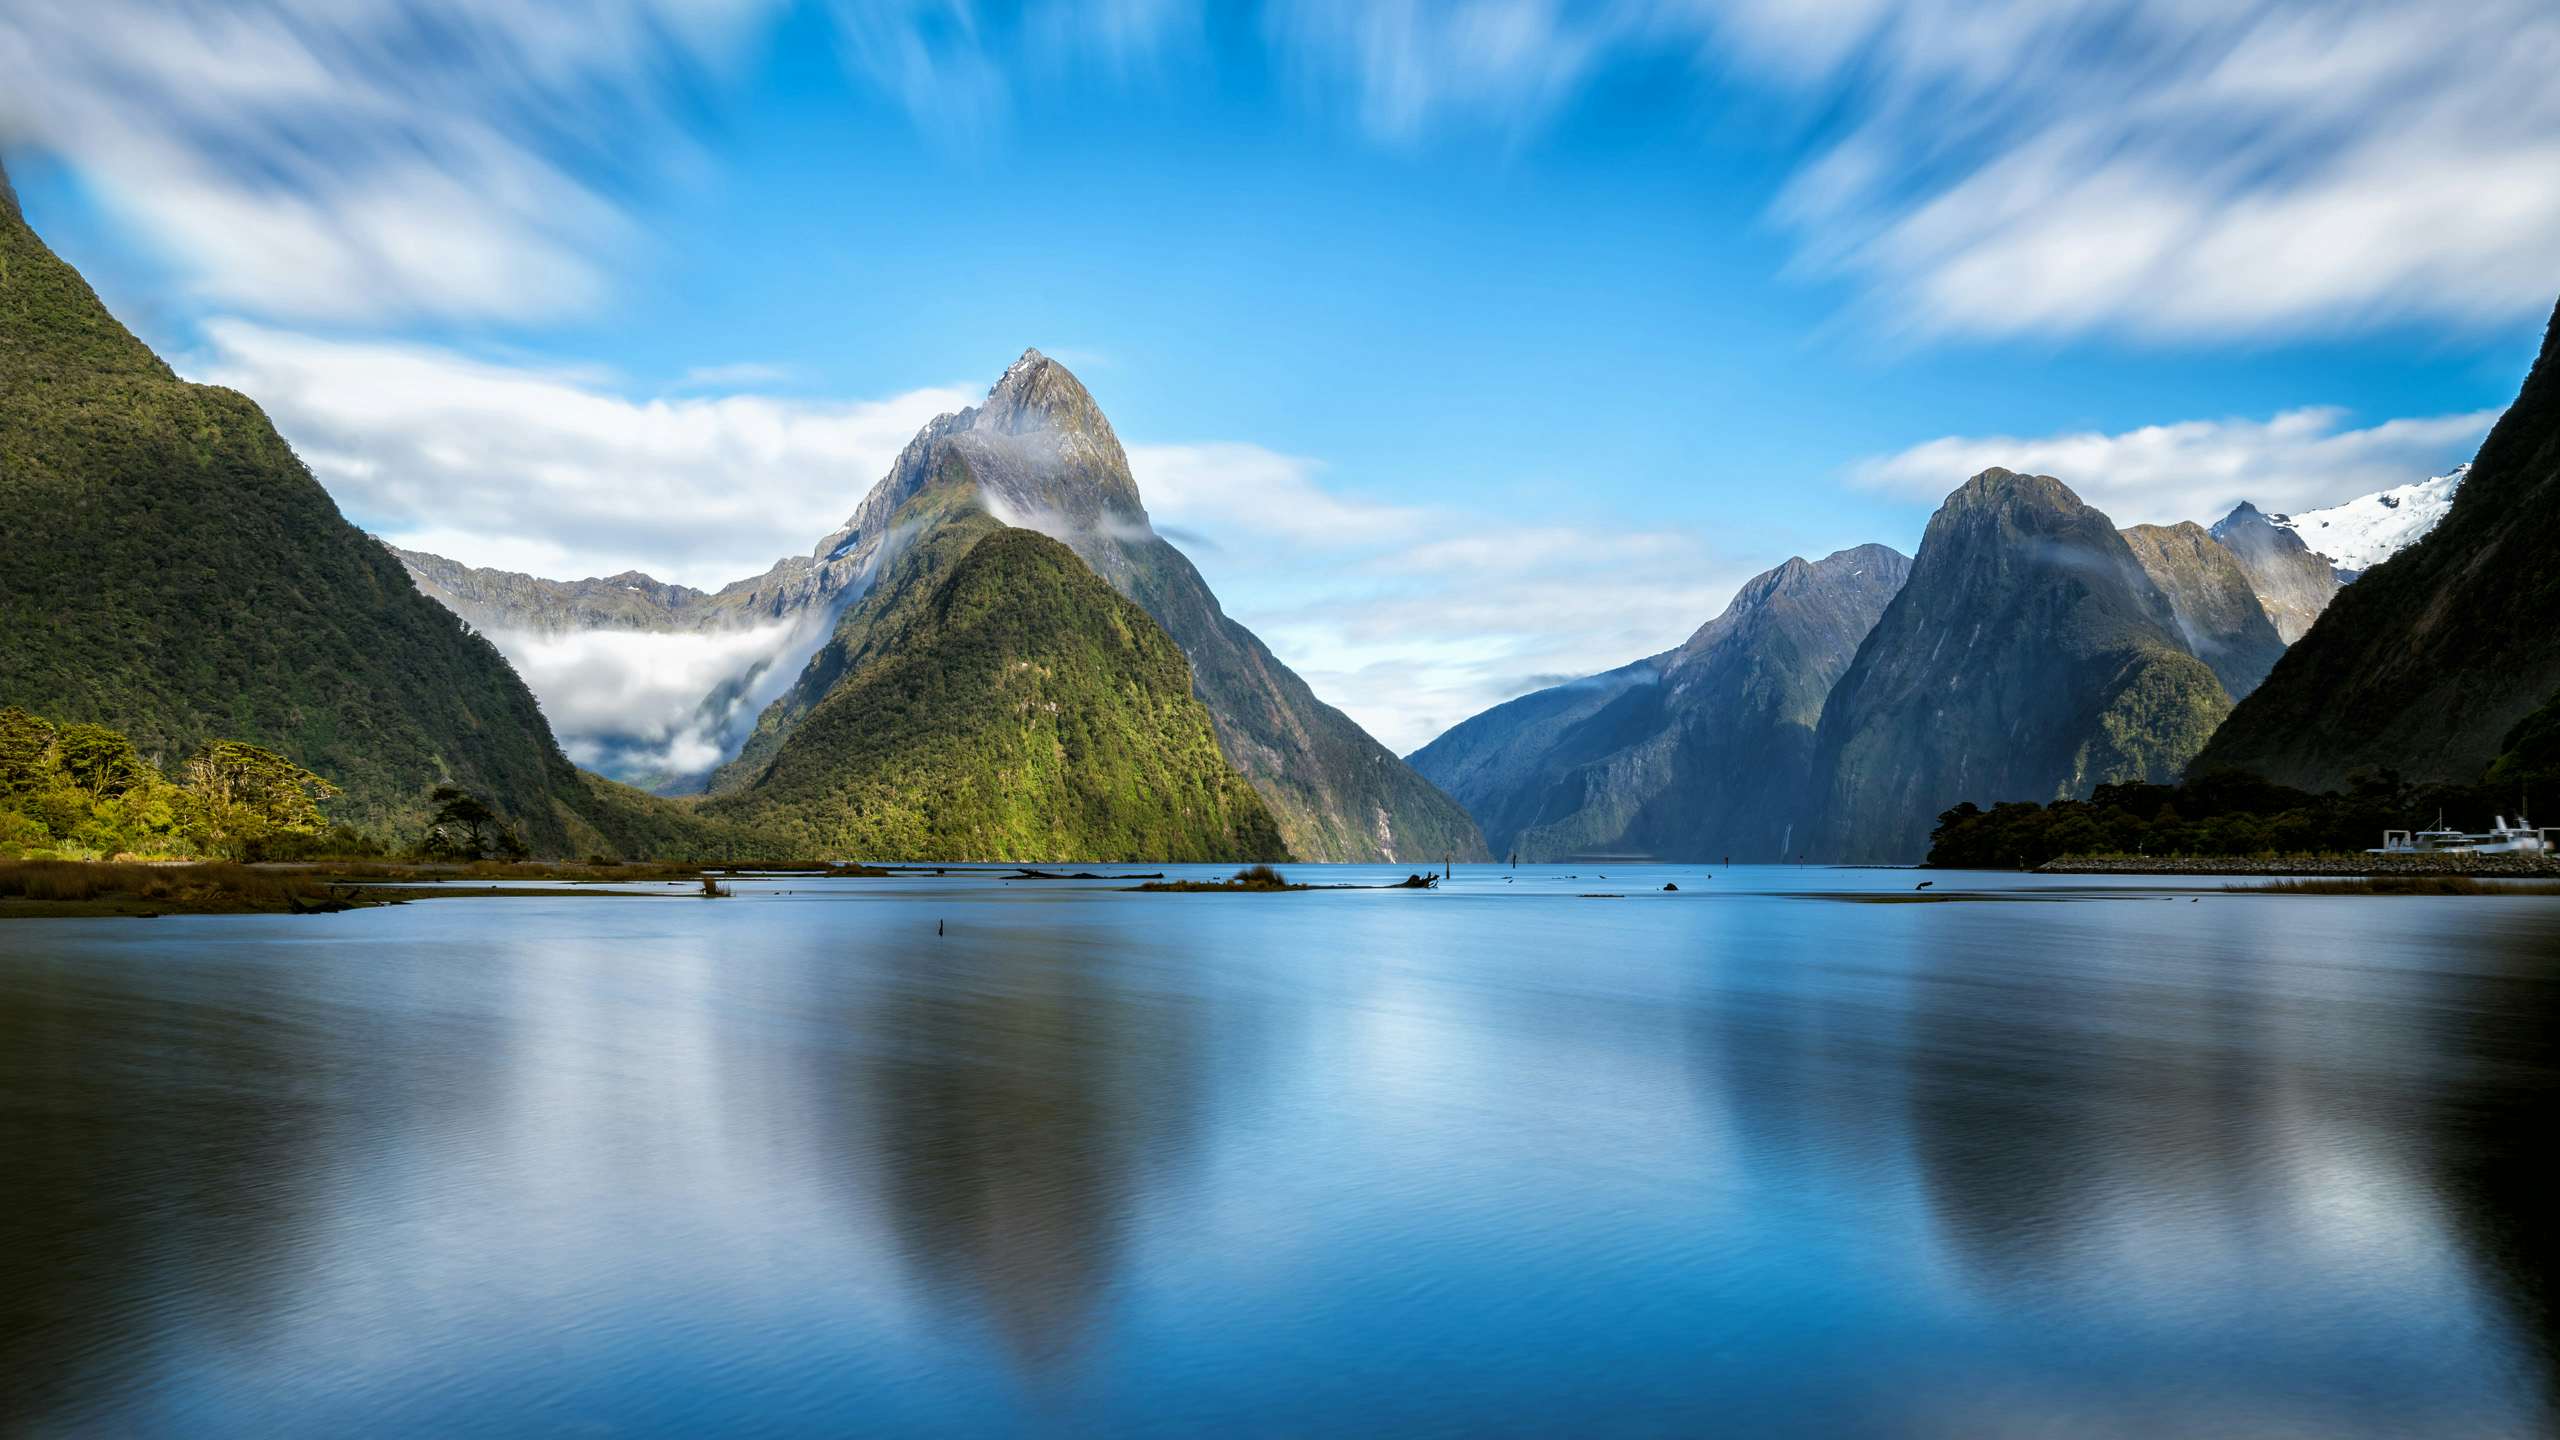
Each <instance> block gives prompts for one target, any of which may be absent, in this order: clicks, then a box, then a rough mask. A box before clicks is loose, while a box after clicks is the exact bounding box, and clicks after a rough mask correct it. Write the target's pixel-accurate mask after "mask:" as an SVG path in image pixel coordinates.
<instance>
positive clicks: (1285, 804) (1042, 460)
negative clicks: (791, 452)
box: [712, 350, 1486, 861]
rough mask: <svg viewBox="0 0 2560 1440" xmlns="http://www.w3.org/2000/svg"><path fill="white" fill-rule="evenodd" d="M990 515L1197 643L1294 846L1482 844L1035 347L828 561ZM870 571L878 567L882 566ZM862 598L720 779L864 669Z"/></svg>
mask: <svg viewBox="0 0 2560 1440" xmlns="http://www.w3.org/2000/svg"><path fill="white" fill-rule="evenodd" d="M971 514H983V515H986V516H989V517H992V518H994V519H996V520H998V521H1001V522H1002V523H1004V524H1007V525H1012V526H1018V527H1021V528H1025V529H1031V530H1036V531H1039V532H1041V533H1044V534H1047V535H1049V536H1051V537H1053V538H1055V539H1057V540H1060V541H1062V542H1064V543H1065V544H1066V545H1068V546H1069V547H1070V548H1071V549H1073V550H1074V552H1075V553H1076V554H1077V555H1078V556H1080V557H1081V558H1082V559H1083V560H1084V561H1085V562H1086V564H1088V565H1089V566H1091V567H1092V569H1093V570H1094V571H1095V573H1097V574H1099V575H1100V576H1101V577H1102V578H1103V579H1104V580H1105V581H1107V582H1109V583H1110V585H1111V586H1112V588H1114V589H1116V590H1118V591H1119V592H1120V593H1122V594H1123V595H1126V596H1128V597H1129V598H1130V599H1132V600H1134V601H1136V602H1137V603H1138V605H1139V606H1140V607H1141V608H1142V609H1144V610H1145V611H1146V612H1147V614H1148V615H1149V616H1150V617H1151V618H1153V619H1154V620H1155V622H1156V623H1157V624H1159V625H1161V626H1162V627H1163V628H1164V630H1165V631H1166V633H1168V634H1169V635H1171V636H1172V637H1173V640H1174V642H1175V643H1176V644H1177V645H1179V646H1180V647H1181V648H1182V651H1183V654H1184V655H1185V657H1186V658H1187V659H1188V660H1189V662H1190V666H1191V676H1192V685H1193V688H1194V689H1195V691H1196V692H1197V693H1198V695H1199V697H1200V699H1201V701H1202V703H1203V704H1205V705H1206V706H1207V707H1208V711H1209V715H1210V719H1211V721H1212V722H1213V724H1214V725H1215V727H1216V730H1217V736H1218V742H1219V744H1220V746H1221V747H1222V748H1223V750H1224V751H1225V753H1226V755H1227V757H1228V758H1229V760H1230V761H1232V762H1233V763H1234V765H1235V767H1236V768H1237V769H1238V770H1239V771H1240V772H1242V773H1243V775H1244V776H1245V778H1246V779H1248V780H1250V781H1251V782H1252V783H1253V786H1254V788H1255V789H1256V790H1258V791H1259V792H1261V794H1262V796H1263V798H1264V799H1265V801H1267V802H1268V803H1269V805H1270V808H1271V811H1272V814H1273V816H1274V817H1275V818H1276V819H1277V821H1278V823H1279V826H1280V832H1281V835H1282V836H1283V838H1284V839H1285V840H1286V842H1287V844H1288V848H1289V851H1290V853H1291V854H1293V855H1296V856H1298V857H1300V858H1302V859H1315V860H1408V861H1410V860H1424V859H1437V858H1439V857H1442V856H1455V857H1457V858H1459V859H1479V858H1483V857H1484V856H1485V854H1486V851H1485V848H1484V841H1483V838H1482V836H1481V835H1479V834H1478V833H1477V830H1476V827H1475V823H1474V822H1473V821H1471V820H1469V819H1468V818H1467V816H1466V812H1464V811H1463V810H1461V809H1459V807H1458V806H1457V804H1456V802H1454V801H1452V800H1450V799H1449V798H1448V797H1447V796H1445V795H1443V794H1441V793H1440V792H1439V791H1438V790H1436V789H1434V788H1433V787H1432V786H1431V784H1430V782H1429V781H1426V780H1424V779H1423V778H1422V777H1421V776H1420V775H1417V774H1415V773H1414V771H1413V770H1412V768H1411V767H1410V766H1407V765H1406V764H1405V763H1404V762H1403V761H1402V760H1400V759H1398V758H1397V757H1396V756H1395V755H1394V754H1393V753H1391V752H1390V751H1388V750H1387V749H1386V747H1385V746H1382V745H1380V744H1379V743H1378V742H1377V741H1376V740H1374V739H1372V738H1371V737H1370V736H1369V735H1368V734H1367V732H1365V731H1363V730H1362V729H1361V728H1360V727H1359V726H1358V725H1357V724H1356V723H1354V722H1353V721H1352V720H1351V718H1350V717H1349V716H1346V715H1344V714H1343V713H1342V712H1341V711H1339V710H1337V709H1335V708H1333V707H1332V706H1330V705H1327V704H1325V703H1324V702H1322V701H1321V700H1318V699H1317V698H1316V697H1315V695H1314V693H1313V692H1312V691H1310V690H1309V689H1308V688H1307V685H1306V682H1305V681H1304V680H1301V679H1300V678H1299V677H1298V676H1297V675H1296V674H1295V673H1294V672H1292V671H1291V670H1290V669H1289V668H1288V667H1287V666H1286V665H1283V664H1281V663H1280V661H1279V660H1278V658H1277V657H1275V656H1273V655H1272V653H1271V651H1270V650H1269V648H1268V647H1266V646H1264V645H1263V643H1262V642H1261V640H1260V639H1258V638H1256V637H1255V636H1254V634H1253V633H1252V632H1251V631H1249V630H1247V629H1245V627H1243V626H1242V625H1239V624H1237V623H1236V622H1235V621H1234V620H1232V619H1230V618H1228V616H1227V615H1226V613H1225V612H1224V611H1223V610H1222V609H1221V608H1220V607H1219V605H1218V601H1217V597H1216V596H1214V595H1213V594H1211V593H1210V591H1209V587H1208V585H1207V584H1206V583H1205V582H1203V581H1202V580H1201V578H1200V573H1199V572H1198V571H1197V570H1196V569H1194V568H1193V567H1192V565H1191V562H1190V561H1189V560H1188V559H1186V558H1185V557H1184V556H1183V555H1182V553H1181V552H1180V551H1178V550H1176V549H1175V548H1174V547H1173V546H1172V545H1170V544H1168V543H1167V542H1166V541H1165V540H1164V539H1163V538H1162V537H1161V536H1159V535H1157V534H1156V533H1155V530H1154V527H1153V526H1152V525H1151V524H1150V523H1149V521H1148V519H1147V513H1146V508H1145V506H1144V504H1143V503H1142V502H1141V500H1140V498H1139V494H1138V486H1137V482H1136V480H1135V479H1134V478H1132V477H1131V475H1130V473H1129V462H1128V458H1127V456H1126V455H1125V454H1124V453H1123V451H1122V449H1121V446H1120V441H1119V438H1118V437H1117V436H1116V435H1114V434H1113V433H1112V429H1111V424H1110V421H1109V420H1107V419H1105V418H1104V416H1103V414H1102V411H1101V408H1100V407H1099V406H1097V405H1096V404H1095V403H1094V400H1093V397H1092V396H1091V395H1090V394H1088V393H1087V392H1086V390H1085V388H1084V386H1083V385H1082V384H1080V383H1078V382H1077V380H1076V378H1075V376H1074V375H1072V374H1071V373H1069V372H1068V370H1067V369H1066V367H1065V366H1063V365H1060V364H1058V363H1057V362H1056V361H1054V360H1050V359H1048V358H1047V357H1045V356H1043V355H1041V354H1040V353H1039V352H1038V351H1036V350H1035V351H1029V352H1026V353H1025V354H1024V355H1023V357H1022V358H1021V359H1020V360H1018V361H1016V362H1015V363H1014V364H1013V366H1012V367H1011V368H1009V369H1007V370H1006V371H1005V374H1004V376H1003V378H1001V379H1000V380H998V381H997V383H996V385H995V387H994V389H992V390H991V391H990V392H989V393H988V397H987V401H986V403H985V404H983V405H980V406H977V407H975V408H974V409H970V410H963V411H960V412H958V413H957V414H953V415H946V416H943V417H942V418H940V419H938V420H936V421H934V422H933V423H932V424H931V425H928V426H927V427H925V429H924V430H923V431H922V432H920V433H919V434H918V435H917V436H916V438H915V440H914V441H912V442H911V443H909V445H908V446H907V448H906V449H905V451H904V452H902V453H901V454H900V455H899V457H898V460H897V462H896V463H895V464H894V465H893V466H892V467H891V468H890V472H889V474H888V476H887V477H885V478H884V479H882V480H881V482H880V483H879V484H878V485H877V486H875V487H874V488H873V489H872V491H871V493H870V494H869V495H868V496H866V497H865V498H864V500H863V502H862V504H861V506H860V507H859V508H858V509H857V510H856V511H855V513H854V516H853V518H852V519H851V520H849V521H848V522H847V523H846V524H845V526H844V527H843V528H842V529H840V530H838V531H837V532H836V533H835V534H834V535H831V536H829V537H828V538H827V539H826V540H824V541H822V542H820V544H819V546H818V551H817V555H818V559H819V563H820V564H821V565H845V564H851V565H854V566H856V567H858V569H859V571H860V573H861V574H863V575H865V576H870V577H876V581H877V583H884V584H885V583H887V578H886V577H887V576H888V574H889V573H890V571H891V570H892V569H893V568H894V567H895V566H896V565H897V563H898V561H899V557H900V556H901V555H902V554H904V552H905V551H907V550H908V549H909V548H911V547H914V546H916V545H918V544H920V543H921V542H922V541H923V540H924V539H925V538H927V537H928V536H929V534H930V532H931V530H932V529H933V527H935V526H937V525H941V524H946V523H950V522H951V521H952V520H953V519H955V518H956V517H959V516H963V515H971ZM863 583H864V584H865V585H868V584H870V583H874V582H873V581H871V580H866V581H864V582H863ZM867 625H868V622H866V621H864V620H862V619H861V618H860V607H859V606H857V607H856V608H855V610H851V611H848V612H846V615H845V617H844V620H843V623H842V625H841V626H840V627H839V629H838V630H837V632H836V633H835V634H834V635H833V636H832V637H831V638H830V639H829V640H828V641H827V642H826V644H824V645H823V646H822V647H821V648H820V649H819V650H818V652H817V653H816V655H815V656H814V657H813V658H811V659H810V661H809V662H808V665H807V667H806V668H805V669H804V670H803V671H802V673H801V675H800V677H799V679H798V680H797V681H796V682H795V683H794V684H793V685H792V686H791V688H790V689H789V690H788V691H786V692H785V693H784V694H783V695H782V696H781V697H780V698H779V699H777V700H776V701H775V702H774V703H773V704H772V706H771V707H769V708H768V709H767V710H766V711H765V713H764V714H763V716H762V717H761V718H760V719H759V720H758V722H757V724H756V728H755V732H754V733H753V735H752V736H750V737H749V739H748V740H747V742H746V744H745V746H744V748H743V749H742V750H741V752H740V754H739V756H738V758H737V759H736V760H735V761H734V762H732V763H731V764H729V765H727V766H725V767H723V768H722V769H721V770H720V771H719V772H718V773H717V774H716V775H715V776H714V777H713V780H712V788H713V790H714V792H715V793H725V792H728V791H733V790H736V789H740V788H743V787H744V786H746V785H748V784H751V783H753V782H754V780H755V779H756V777H757V776H758V775H759V774H760V773H761V771H762V769H763V768H764V767H765V766H767V765H769V764H770V763H772V761H773V759H774V757H775V756H776V755H777V754H778V753H779V747H780V745H781V743H782V742H783V740H784V739H785V738H786V737H787V736H788V735H789V734H790V732H791V731H792V729H793V728H794V727H796V726H797V725H798V724H799V723H800V722H801V720H802V719H803V718H804V717H805V716H806V715H808V714H809V713H810V712H811V710H812V709H813V708H814V707H815V706H816V705H817V704H818V702H819V701H821V700H823V699H824V698H825V696H826V695H827V693H828V692H829V691H830V690H832V689H833V688H834V687H835V686H836V685H837V684H839V683H840V682H842V681H843V680H844V679H845V678H846V677H847V676H849V675H850V674H851V673H852V672H853V671H854V669H855V668H856V665H857V661H858V660H859V658H860V656H861V654H862V643H863V637H864V635H865V634H866V633H867Z"/></svg>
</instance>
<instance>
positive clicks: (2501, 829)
mask: <svg viewBox="0 0 2560 1440" xmlns="http://www.w3.org/2000/svg"><path fill="white" fill-rule="evenodd" d="M2554 831H2560V825H2545V826H2543V827H2541V828H2540V829H2535V828H2534V825H2533V822H2532V821H2530V820H2527V819H2525V818H2524V817H2523V816H2521V815H2519V816H2517V817H2516V823H2514V824H2513V825H2510V824H2508V823H2507V817H2506V816H2504V815H2501V816H2499V817H2498V823H2497V824H2495V825H2492V826H2490V827H2489V828H2488V829H2487V830H2485V831H2482V832H2478V833H2474V832H2472V831H2468V830H2447V829H2446V828H2444V817H2443V816H2441V815H2439V816H2437V817H2436V828H2434V829H2433V830H2385V831H2383V832H2382V844H2381V845H2380V847H2378V848H2376V849H2372V850H2367V851H2366V852H2364V853H2366V854H2367V855H2547V854H2549V853H2551V851H2552V850H2553V849H2555V848H2560V847H2555V846H2554V845H2553V843H2552V840H2551V836H2552V833H2553V832H2554Z"/></svg>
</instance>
